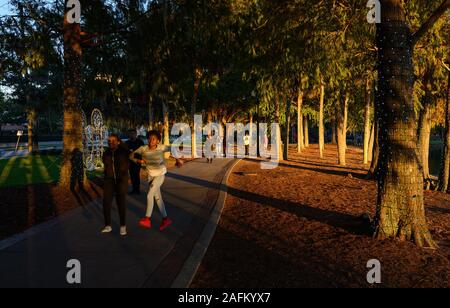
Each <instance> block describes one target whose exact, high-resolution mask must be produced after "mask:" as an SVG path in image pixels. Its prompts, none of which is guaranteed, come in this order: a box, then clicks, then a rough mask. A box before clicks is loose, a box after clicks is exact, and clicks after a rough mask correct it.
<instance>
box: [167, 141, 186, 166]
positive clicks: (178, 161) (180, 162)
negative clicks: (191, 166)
mask: <svg viewBox="0 0 450 308" xmlns="http://www.w3.org/2000/svg"><path fill="white" fill-rule="evenodd" d="M164 153H170V157H172V158H173V159H175V161H176V162H175V166H177V167H178V168H181V167H183V165H184V162H183V160H181V159H179V158H176V157H174V156H173V155H172V148H171V147H169V146H164Z"/></svg>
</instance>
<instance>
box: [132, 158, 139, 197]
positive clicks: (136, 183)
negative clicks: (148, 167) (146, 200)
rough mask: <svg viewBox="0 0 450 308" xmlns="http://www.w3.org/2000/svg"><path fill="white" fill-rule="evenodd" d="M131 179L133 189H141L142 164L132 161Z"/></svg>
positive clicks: (137, 190)
mask: <svg viewBox="0 0 450 308" xmlns="http://www.w3.org/2000/svg"><path fill="white" fill-rule="evenodd" d="M130 179H131V185H133V191H135V192H140V191H141V166H140V165H138V164H133V163H130Z"/></svg>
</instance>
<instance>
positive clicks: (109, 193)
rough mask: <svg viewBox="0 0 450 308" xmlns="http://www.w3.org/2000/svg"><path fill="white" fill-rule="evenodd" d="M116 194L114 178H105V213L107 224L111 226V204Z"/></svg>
mask: <svg viewBox="0 0 450 308" xmlns="http://www.w3.org/2000/svg"><path fill="white" fill-rule="evenodd" d="M113 196H114V180H110V179H105V183H104V187H103V215H104V217H105V226H111V204H112V201H113Z"/></svg>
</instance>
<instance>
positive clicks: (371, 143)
mask: <svg viewBox="0 0 450 308" xmlns="http://www.w3.org/2000/svg"><path fill="white" fill-rule="evenodd" d="M374 144H375V122H374V123H372V128H371V129H370V139H369V148H368V153H367V158H368V160H369V161H370V162H372V160H373V147H374Z"/></svg>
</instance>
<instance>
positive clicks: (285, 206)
mask: <svg viewBox="0 0 450 308" xmlns="http://www.w3.org/2000/svg"><path fill="white" fill-rule="evenodd" d="M167 176H168V177H172V178H174V179H177V180H180V181H186V182H189V183H192V184H195V185H199V186H203V187H208V188H213V189H219V190H222V191H225V192H227V193H228V194H230V195H232V196H235V197H237V198H241V199H245V200H248V201H251V202H256V203H259V204H262V205H266V206H271V207H275V208H277V209H279V210H281V211H284V212H288V213H291V214H294V215H296V216H297V217H303V218H306V219H308V220H311V221H317V222H320V223H324V224H328V225H330V226H333V227H336V228H341V229H344V230H346V231H348V232H349V233H352V234H355V235H371V234H372V230H371V228H370V225H369V224H368V223H367V222H366V221H365V220H364V219H361V218H360V217H356V216H353V215H349V214H344V213H340V212H335V211H330V210H322V209H319V208H314V207H310V206H307V205H303V204H300V203H295V202H290V201H286V200H280V199H276V198H272V197H267V196H262V195H259V194H255V193H252V192H248V191H244V190H240V189H236V188H233V187H229V186H226V185H223V184H219V183H213V182H210V181H206V180H201V179H197V178H192V177H189V176H185V175H179V174H172V173H168V174H167Z"/></svg>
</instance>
